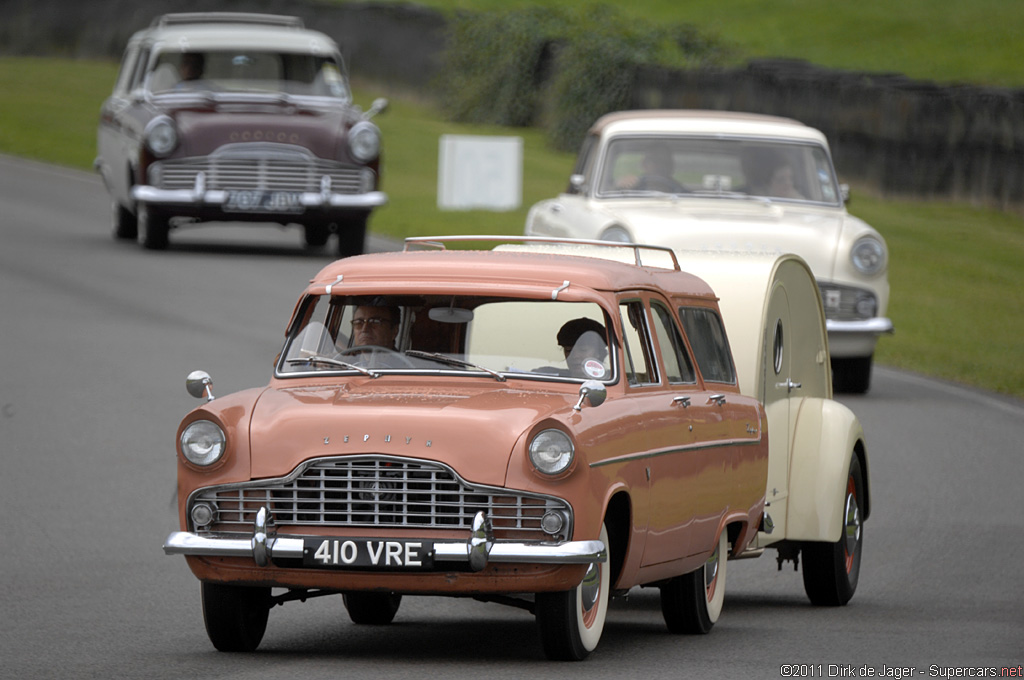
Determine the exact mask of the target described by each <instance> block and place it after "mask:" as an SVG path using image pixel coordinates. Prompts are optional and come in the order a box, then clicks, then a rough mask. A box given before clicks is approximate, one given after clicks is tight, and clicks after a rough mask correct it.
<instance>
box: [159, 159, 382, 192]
mask: <svg viewBox="0 0 1024 680" xmlns="http://www.w3.org/2000/svg"><path fill="white" fill-rule="evenodd" d="M200 172H202V173H203V175H204V181H205V186H206V189H207V190H211V189H212V190H255V191H306V192H319V191H320V189H321V186H322V184H321V182H322V181H323V178H324V177H325V176H327V177H330V179H331V191H332V192H334V193H336V194H360V193H365V192H367V191H370V190H372V188H373V187H372V186H371V185H372V179H373V176H372V171H371V170H368V169H366V168H362V167H358V166H354V165H343V164H341V163H334V162H332V161H325V160H319V159H318V160H314V161H308V162H307V161H302V160H291V159H283V158H272V157H269V158H227V157H220V158H218V157H216V156H207V157H203V158H182V159H175V160H168V161H162V162H160V163H157V164H154V166H153V168H152V169H151V171H150V181H151V182H152V183H153V184H154V186H156V187H157V188H159V189H193V188H195V185H196V177H197V176H198V175H199V173H200Z"/></svg>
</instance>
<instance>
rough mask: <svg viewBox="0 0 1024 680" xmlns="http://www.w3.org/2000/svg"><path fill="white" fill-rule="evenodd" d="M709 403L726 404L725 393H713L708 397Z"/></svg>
mask: <svg viewBox="0 0 1024 680" xmlns="http://www.w3.org/2000/svg"><path fill="white" fill-rule="evenodd" d="M708 403H709V404H718V405H719V406H725V395H724V394H712V395H711V396H710V397H708Z"/></svg>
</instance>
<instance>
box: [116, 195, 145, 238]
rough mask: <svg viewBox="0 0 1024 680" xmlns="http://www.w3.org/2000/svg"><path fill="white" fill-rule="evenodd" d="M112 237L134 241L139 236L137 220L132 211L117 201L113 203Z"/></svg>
mask: <svg viewBox="0 0 1024 680" xmlns="http://www.w3.org/2000/svg"><path fill="white" fill-rule="evenodd" d="M113 214H114V238H115V239H118V240H119V241H134V240H135V239H137V238H138V237H139V220H138V218H137V217H135V215H134V214H132V211H130V210H128V208H126V207H124V206H123V205H121V204H120V203H118V202H117V201H114V204H113Z"/></svg>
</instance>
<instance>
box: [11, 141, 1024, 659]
mask: <svg viewBox="0 0 1024 680" xmlns="http://www.w3.org/2000/svg"><path fill="white" fill-rule="evenodd" d="M108 213H109V204H108V199H107V197H106V194H105V192H104V191H103V188H102V186H101V184H100V182H99V181H98V179H97V178H96V177H95V176H93V175H91V174H89V173H84V172H77V171H71V170H64V169H58V168H54V167H52V166H46V165H39V164H35V163H28V162H23V161H15V160H13V159H10V158H5V157H0V236H2V241H0V329H2V334H0V338H2V344H0V348H2V355H0V442H2V443H0V465H2V467H0V527H2V528H0V574H2V579H0V588H2V592H3V600H2V604H3V607H2V610H0V641H2V649H0V677H11V678H37V677H39V678H78V677H96V678H122V677H133V678H193V677H195V678H280V677H289V678H304V679H305V678H328V677H331V678H335V677H339V676H341V677H350V678H389V679H391V678H418V679H421V678H424V677H430V676H442V675H443V676H444V677H446V678H474V679H476V678H480V677H497V678H520V677H524V676H528V675H529V676H531V677H560V678H561V677H587V678H588V679H589V678H612V677H614V678H622V677H636V676H639V675H643V676H647V677H650V678H684V677H702V678H703V677H709V678H717V677H722V678H743V677H755V678H778V677H865V676H866V673H867V672H869V671H874V677H880V676H883V675H888V676H889V677H918V678H919V677H953V675H952V671H950V670H949V669H951V668H954V669H956V668H959V669H967V668H975V669H977V668H984V669H995V671H996V673H998V672H999V671H1000V669H1001V668H1002V667H1013V669H1014V671H1015V672H1016V671H1017V670H1018V668H1019V666H1020V665H1021V664H1024V569H1022V565H1024V512H1022V510H1021V507H1022V502H1021V501H1022V498H1024V462H1022V453H1024V445H1022V441H1024V402H1020V401H1017V400H1012V399H1007V398H1003V397H999V396H995V395H991V394H987V393H983V392H979V391H976V390H971V389H966V388H962V387H959V386H956V385H950V384H946V383H940V382H936V381H932V380H928V379H925V378H922V377H919V376H914V375H910V374H906V373H902V372H897V371H893V370H888V369H885V368H879V369H878V371H877V373H876V376H875V380H874V387H873V389H872V391H871V393H870V394H868V395H867V396H864V397H856V398H845V397H844V398H843V399H842V401H844V402H845V403H846V404H848V405H849V406H850V407H851V408H852V409H853V410H854V411H855V412H856V413H857V414H858V416H859V417H860V418H861V421H862V422H863V424H864V427H865V430H866V432H867V439H868V445H869V447H870V450H869V456H870V466H871V467H870V476H871V483H872V488H873V493H874V513H873V515H872V516H871V518H870V519H869V520H868V522H867V523H866V526H865V550H864V559H863V563H862V566H861V581H860V588H859V590H858V591H857V594H856V595H855V597H854V599H853V601H852V602H851V603H850V604H849V605H848V606H846V607H843V608H838V609H822V608H815V607H811V606H810V605H809V604H808V602H807V600H806V598H805V596H804V593H803V586H802V582H801V579H800V575H799V573H796V572H794V571H793V569H792V565H791V564H787V565H786V566H784V568H783V570H782V571H781V572H779V571H777V570H776V564H775V560H774V553H773V552H772V551H769V552H768V553H766V554H765V556H763V557H762V558H760V559H758V560H749V561H743V562H732V563H730V568H729V582H728V589H727V595H726V600H725V610H724V612H723V614H722V618H721V619H720V620H719V622H718V624H717V625H716V626H715V628H714V630H713V631H712V632H711V634H710V635H708V636H703V637H699V638H697V637H675V636H672V635H669V634H668V633H667V632H666V630H665V628H664V624H663V622H662V618H661V613H660V610H659V605H658V596H657V591H656V590H634V591H633V592H632V593H631V594H630V596H629V598H628V599H626V600H616V601H614V602H613V603H612V608H611V612H610V614H609V619H608V625H607V627H606V629H605V633H604V637H603V638H602V640H601V644H600V646H599V647H598V649H597V651H596V652H595V653H594V654H592V655H591V657H590V658H589V659H588V660H587V661H585V662H583V663H581V664H555V663H550V662H547V661H546V660H544V657H543V654H542V652H541V649H540V645H539V644H538V641H537V637H536V635H537V634H536V630H535V627H534V623H533V619H532V617H531V616H530V615H529V614H528V613H526V612H523V611H520V610H516V609H510V608H506V607H502V606H500V605H496V604H483V603H479V602H475V601H472V600H453V599H440V598H425V597H418V598H406V599H405V601H404V602H403V605H402V609H401V611H400V612H399V614H398V617H397V618H396V621H395V623H394V624H393V625H391V626H388V627H385V628H373V627H361V626H356V625H354V624H352V623H350V622H349V619H348V617H347V615H346V614H345V611H344V608H343V606H342V603H341V600H340V598H337V597H330V598H320V599H317V600H312V601H310V602H307V603H291V604H287V605H285V606H284V607H279V608H276V609H275V610H274V611H273V612H271V617H270V624H269V627H268V630H267V634H266V637H265V638H264V641H263V644H262V645H261V647H260V649H259V651H258V652H257V653H255V654H252V655H227V654H221V653H218V652H216V651H214V650H213V648H212V646H211V645H210V643H209V641H208V640H207V637H206V633H205V631H204V628H203V621H202V614H201V610H200V604H199V586H198V582H197V581H196V580H195V578H194V577H193V576H192V574H191V572H189V570H188V568H187V567H186V565H185V561H184V559H182V558H180V557H168V556H165V555H164V554H163V552H162V550H161V544H162V541H163V539H164V538H165V536H166V535H167V534H168V533H169V532H170V531H172V530H174V529H176V528H177V527H176V516H175V512H174V502H175V501H174V494H175V488H174V485H175V465H174V455H175V448H174V447H175V444H174V435H175V430H176V427H177V423H178V421H179V419H180V418H181V416H183V415H184V414H185V413H186V412H187V411H188V410H189V409H191V408H192V407H193V406H194V405H196V404H197V403H198V402H195V401H194V400H193V399H192V398H191V397H189V396H188V395H187V394H186V392H185V387H184V384H185V376H186V374H187V373H188V372H189V371H190V370H192V369H195V368H203V369H205V370H207V371H209V372H210V373H212V375H213V378H214V392H215V393H216V394H218V395H223V394H226V393H228V392H231V391H235V390H238V389H243V388H246V387H251V386H257V385H262V384H265V383H266V382H267V380H268V379H269V375H270V370H271V362H272V360H273V357H274V355H275V354H276V352H277V351H278V349H279V348H280V345H281V342H282V340H283V333H284V324H285V322H286V321H287V319H288V316H289V314H290V313H291V310H292V307H293V305H294V303H295V300H296V298H297V296H298V294H299V292H300V290H301V289H302V287H303V285H304V284H305V283H306V281H308V279H309V278H310V277H311V276H312V275H313V274H314V273H315V272H316V271H317V270H318V269H319V268H320V267H321V266H323V265H324V264H326V263H327V262H328V261H330V258H331V253H330V252H327V251H324V252H321V253H314V254H309V253H306V252H305V251H304V250H303V248H302V245H301V235H300V234H299V232H298V231H297V230H293V231H283V230H279V229H276V228H271V227H265V228H257V229H255V230H253V229H252V228H245V227H219V228H209V229H197V230H193V231H187V232H184V233H181V234H173V235H172V245H171V248H170V250H168V251H166V252H162V253H152V252H147V251H144V250H143V249H141V248H139V247H138V246H135V245H133V244H125V243H118V242H115V241H114V240H113V239H112V238H111V236H110V226H109V224H108V222H109V216H108ZM482 231H484V232H486V231H487V230H486V229H482ZM371 245H372V247H374V248H381V247H386V246H387V244H386V243H381V242H379V241H372V242H371ZM897 323H898V320H897ZM1007 360H1008V361H1019V360H1020V358H1019V357H1007ZM789 664H797V665H799V664H802V665H803V666H802V667H801V666H797V667H796V668H793V669H790V668H788V667H787V665H789ZM794 671H795V672H794Z"/></svg>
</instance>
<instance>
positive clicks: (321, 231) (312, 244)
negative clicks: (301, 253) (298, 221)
mask: <svg viewBox="0 0 1024 680" xmlns="http://www.w3.org/2000/svg"><path fill="white" fill-rule="evenodd" d="M302 231H303V237H304V238H305V241H306V247H307V248H321V247H323V246H324V244H326V243H327V238H328V237H329V236H330V235H331V225H330V223H328V222H310V223H309V224H304V225H303V226H302Z"/></svg>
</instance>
